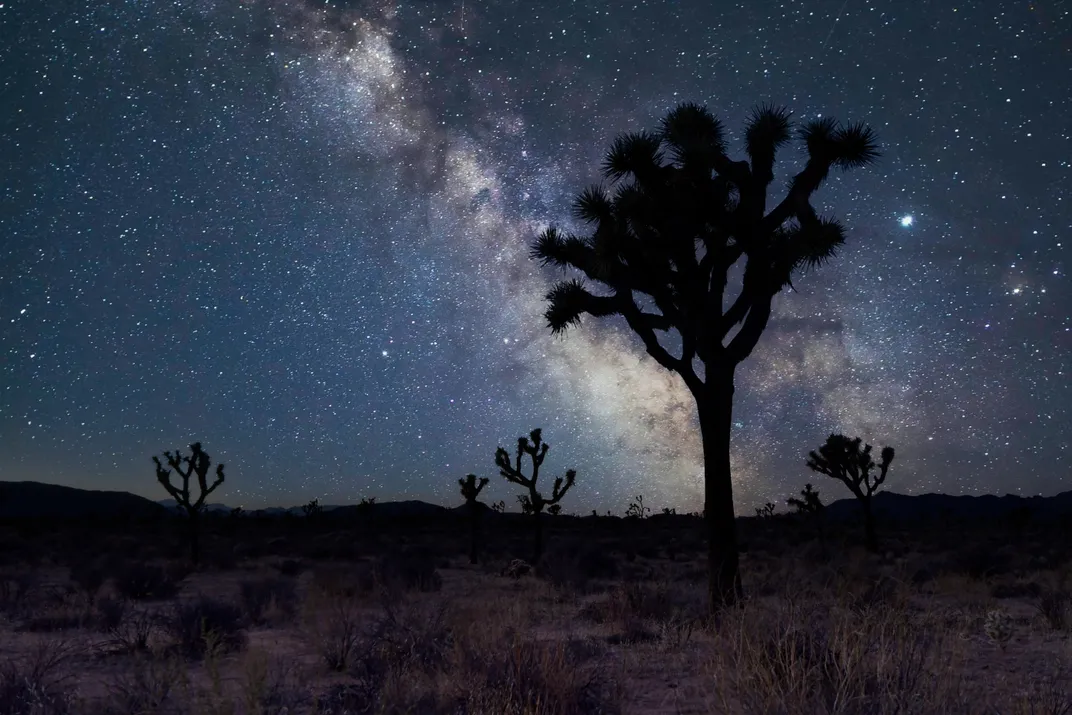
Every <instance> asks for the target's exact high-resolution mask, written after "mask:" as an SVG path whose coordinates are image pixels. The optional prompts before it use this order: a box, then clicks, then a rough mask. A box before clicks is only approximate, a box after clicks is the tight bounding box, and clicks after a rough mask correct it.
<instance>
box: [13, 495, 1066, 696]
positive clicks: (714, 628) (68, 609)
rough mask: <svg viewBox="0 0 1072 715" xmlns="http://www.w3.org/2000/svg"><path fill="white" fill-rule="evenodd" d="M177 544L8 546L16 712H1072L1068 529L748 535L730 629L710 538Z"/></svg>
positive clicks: (81, 538)
mask: <svg viewBox="0 0 1072 715" xmlns="http://www.w3.org/2000/svg"><path fill="white" fill-rule="evenodd" d="M181 525H182V524H181V522H180V521H178V520H175V521H174V522H172V521H170V520H153V521H147V522H133V521H130V522H126V523H120V522H115V521H111V522H109V523H88V522H81V523H72V522H67V523H59V522H56V523H45V522H41V521H36V522H24V523H17V522H9V523H7V524H4V525H0V713H2V714H3V715H8V714H10V713H18V714H20V715H21V714H22V713H33V714H35V715H52V714H56V713H86V714H89V715H104V714H105V713H110V714H116V715H119V714H123V715H127V714H129V715H133V714H135V713H139V714H140V713H168V714H172V713H174V714H179V713H183V714H185V713H191V714H193V713H197V714H202V713H204V714H217V713H220V714H222V713H227V714H232V713H233V714H237V713H244V714H253V713H257V714H274V715H281V714H283V713H288V714H293V713H321V714H324V715H327V714H334V715H342V714H343V713H355V714H356V713H391V714H396V713H397V714H402V713H414V714H424V713H428V714H430V715H447V714H459V715H460V714H476V713H482V714H483V713H487V714H489V715H490V714H494V715H508V714H513V713H516V714H518V715H521V714H526V715H529V714H531V715H537V714H540V715H554V714H563V715H565V714H574V713H576V714H580V713H586V714H587V713H592V714H594V713H608V714H611V713H622V714H631V713H653V714H655V715H663V714H665V715H670V714H678V713H681V714H685V713H757V714H758V713H773V714H777V713H785V714H787V715H789V714H796V713H801V714H804V713H807V714H813V713H814V714H818V713H868V714H871V713H874V714H884V713H906V714H917V715H925V714H929V713H935V714H937V713H949V714H956V713H1016V714H1024V715H1026V714H1028V713H1032V714H1039V715H1041V714H1043V713H1045V714H1047V715H1060V714H1062V713H1070V712H1072V639H1070V637H1069V636H1070V628H1072V600H1070V597H1069V588H1070V586H1072V525H1062V524H1060V523H1052V524H1049V525H1029V526H1027V527H1023V526H1022V525H1021V526H1020V527H1017V528H1013V527H1010V526H1008V525H1004V524H993V523H989V524H951V523H936V524H931V525H916V526H914V527H911V528H907V527H904V528H899V529H894V528H892V527H884V528H883V529H882V548H881V553H878V554H871V553H867V552H866V551H864V550H863V549H862V548H861V547H860V546H858V543H859V542H860V541H861V539H860V535H859V534H858V533H857V532H858V530H855V529H854V528H849V527H839V528H838V529H837V530H836V533H824V535H823V536H822V538H819V536H818V535H817V534H816V533H814V532H813V529H812V526H813V525H810V524H808V523H805V522H802V521H797V520H795V519H793V518H791V517H777V518H772V519H758V518H753V519H741V520H740V532H741V538H742V550H743V553H742V557H741V558H742V575H743V579H744V587H745V590H746V599H745V601H744V602H743V603H742V604H740V605H739V606H737V607H735V608H732V609H729V610H727V611H725V612H723V613H721V614H719V615H718V616H717V617H710V616H709V615H708V614H707V611H706V608H705V602H704V594H705V588H706V582H705V579H706V569H705V561H704V553H705V551H704V541H703V537H702V533H703V532H702V523H701V521H700V519H699V518H697V517H688V516H664V515H660V516H656V517H650V518H634V519H622V518H612V517H601V518H592V517H588V518H576V517H567V516H556V517H551V518H548V519H547V532H546V539H547V549H546V553H545V555H544V557H543V558H542V559H541V561H540V562H539V564H538V565H537V566H536V567H535V568H532V569H530V570H528V571H527V572H526V569H525V568H524V566H522V565H521V564H520V563H518V562H515V559H524V558H526V557H527V556H528V555H529V548H530V543H531V536H530V533H529V530H528V523H527V522H526V521H525V520H524V519H522V518H521V517H520V516H519V517H517V518H510V517H509V516H507V517H500V518H497V519H486V520H485V521H484V523H483V525H482V530H481V537H480V545H481V558H480V562H479V563H478V564H476V565H471V564H470V563H469V559H468V555H467V554H468V544H469V537H468V525H467V521H466V520H465V519H464V518H461V517H452V518H450V519H440V520H436V521H435V523H433V522H432V521H430V520H424V521H422V520H419V519H416V520H414V519H410V520H395V521H393V522H390V523H388V522H386V521H380V522H376V520H373V519H368V520H366V522H365V523H340V522H338V521H333V520H332V519H331V518H330V515H329V514H325V515H321V516H317V517H316V518H302V517H287V518H251V517H230V516H219V517H214V518H210V519H206V522H205V524H204V527H203V536H202V547H203V552H204V557H203V559H202V563H201V564H200V565H199V566H198V567H197V568H196V569H195V568H193V567H192V566H191V565H190V562H189V557H188V555H187V551H186V542H185V540H184V532H183V531H182V529H181ZM829 531H830V530H829V529H828V530H827V532H829ZM511 564H513V566H514V568H513V569H511V568H510V566H511Z"/></svg>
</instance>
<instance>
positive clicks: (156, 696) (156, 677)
mask: <svg viewBox="0 0 1072 715" xmlns="http://www.w3.org/2000/svg"><path fill="white" fill-rule="evenodd" d="M184 678H185V673H184V669H183V666H182V663H180V662H178V661H177V660H174V659H167V660H159V659H154V658H139V659H138V660H136V661H135V662H134V663H132V664H131V665H129V666H127V667H126V668H123V669H122V670H120V671H119V672H118V673H117V674H116V675H114V676H113V677H112V679H111V680H110V681H109V682H108V683H107V684H106V686H105V687H106V688H107V691H108V695H107V697H106V699H105V701H104V702H103V703H101V707H100V710H102V711H103V712H104V713H109V714H112V713H114V714H115V715H120V714H121V713H122V714H123V715H127V714H133V713H154V715H164V714H170V713H178V712H181V708H180V706H179V705H178V704H176V703H174V702H173V700H174V698H173V697H172V694H173V693H174V691H175V689H176V686H177V685H178V684H179V683H181V682H183V680H184Z"/></svg>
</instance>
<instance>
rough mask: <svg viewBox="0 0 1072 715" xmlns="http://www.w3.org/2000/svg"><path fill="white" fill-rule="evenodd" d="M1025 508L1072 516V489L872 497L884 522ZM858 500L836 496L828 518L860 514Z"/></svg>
mask: <svg viewBox="0 0 1072 715" xmlns="http://www.w3.org/2000/svg"><path fill="white" fill-rule="evenodd" d="M1025 507H1026V508H1027V509H1029V510H1030V512H1031V516H1032V518H1036V519H1043V520H1049V519H1057V518H1060V517H1066V516H1069V515H1072V491H1067V492H1061V493H1060V494H1056V495H1054V496H1052V497H1042V496H1030V497H1021V496H1017V495H1015V494H1006V495H1005V496H1002V497H999V496H996V495H994V494H982V495H980V496H973V495H962V496H951V495H949V494H919V495H909V494H897V493H896V492H878V493H876V494H875V496H874V509H875V514H876V515H877V516H879V517H880V518H883V519H885V520H887V521H930V520H934V519H945V518H949V519H961V520H976V519H996V518H1002V517H1006V516H1008V515H1009V514H1011V513H1012V512H1014V511H1016V510H1018V509H1023V508H1025ZM859 510H860V502H859V500H857V499H855V498H848V499H839V500H837V501H835V502H831V503H830V504H828V505H827V508H826V514H827V517H828V518H832V519H845V518H850V517H853V516H855V515H856V514H858V513H859Z"/></svg>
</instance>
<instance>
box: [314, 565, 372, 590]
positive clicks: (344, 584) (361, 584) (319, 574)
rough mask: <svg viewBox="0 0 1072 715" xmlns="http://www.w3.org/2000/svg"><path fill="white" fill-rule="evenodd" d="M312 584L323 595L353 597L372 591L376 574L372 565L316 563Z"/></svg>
mask: <svg viewBox="0 0 1072 715" xmlns="http://www.w3.org/2000/svg"><path fill="white" fill-rule="evenodd" d="M312 575H313V579H312V586H313V588H314V590H316V591H318V592H320V593H322V594H323V595H325V596H333V597H338V598H342V599H354V598H357V597H358V596H364V595H368V594H370V593H372V592H373V591H374V590H375V588H376V576H375V573H374V569H373V567H372V565H370V564H368V563H364V562H361V563H356V564H343V563H332V564H318V565H317V566H316V567H315V568H314V569H313V574H312Z"/></svg>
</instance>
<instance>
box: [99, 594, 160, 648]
mask: <svg viewBox="0 0 1072 715" xmlns="http://www.w3.org/2000/svg"><path fill="white" fill-rule="evenodd" d="M116 604H118V605H117V606H116V612H114V613H111V614H109V617H110V618H114V619H115V620H114V622H113V623H112V624H110V627H109V628H107V629H106V632H107V634H108V638H107V640H105V642H104V644H103V646H104V648H105V649H110V650H112V651H117V652H120V653H146V652H148V650H149V643H150V640H151V639H152V637H153V633H154V632H155V631H156V627H157V620H158V619H157V618H156V617H155V616H154V614H152V613H150V612H148V611H146V610H144V609H141V608H128V607H127V604H126V603H124V602H122V601H117V602H116ZM119 609H122V610H119Z"/></svg>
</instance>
